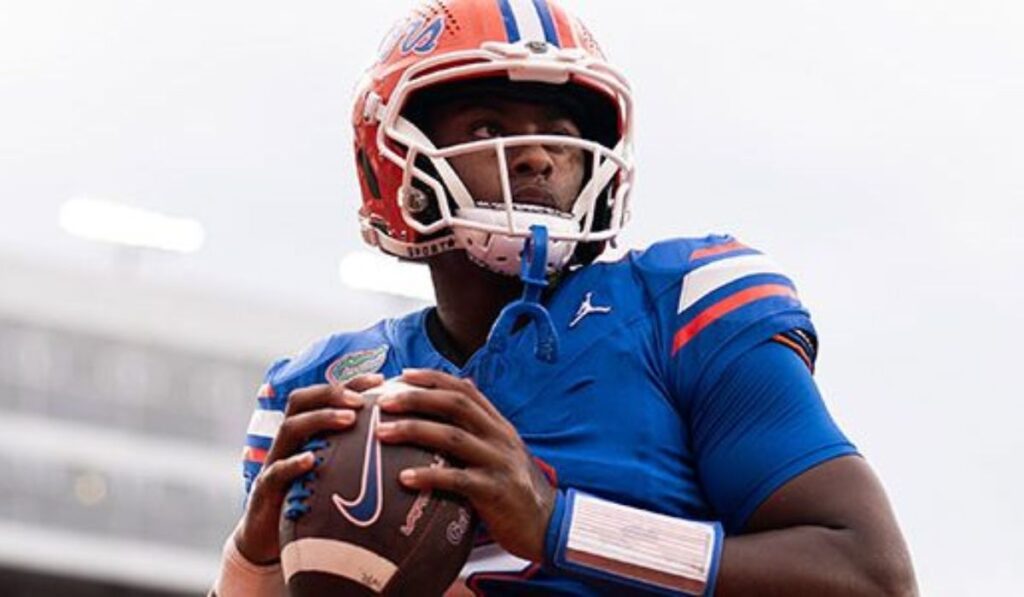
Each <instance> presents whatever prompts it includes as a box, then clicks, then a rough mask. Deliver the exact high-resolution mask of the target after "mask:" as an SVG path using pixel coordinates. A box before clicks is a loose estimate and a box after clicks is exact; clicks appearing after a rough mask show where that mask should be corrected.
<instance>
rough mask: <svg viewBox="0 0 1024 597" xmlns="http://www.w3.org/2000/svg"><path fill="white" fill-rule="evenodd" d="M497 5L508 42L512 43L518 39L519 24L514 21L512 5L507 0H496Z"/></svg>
mask: <svg viewBox="0 0 1024 597" xmlns="http://www.w3.org/2000/svg"><path fill="white" fill-rule="evenodd" d="M498 7H499V8H501V18H502V20H503V21H505V33H506V34H507V35H508V43H510V44H514V43H516V42H517V41H519V25H518V24H517V23H516V15H514V14H513V13H512V5H511V4H509V3H508V0H498Z"/></svg>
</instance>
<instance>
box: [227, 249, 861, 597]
mask: <svg viewBox="0 0 1024 597" xmlns="http://www.w3.org/2000/svg"><path fill="white" fill-rule="evenodd" d="M545 306H546V308H547V309H548V311H549V313H550V315H551V317H552V320H553V322H554V324H555V327H556V331H557V333H558V338H559V355H558V359H557V360H556V361H555V362H552V363H548V362H543V361H541V360H538V359H537V358H536V357H535V356H534V347H535V344H536V333H535V328H534V326H533V325H532V324H531V325H527V326H525V327H523V328H522V329H520V330H518V331H517V332H516V333H514V334H513V335H512V336H511V337H510V339H509V345H508V347H507V350H506V352H505V355H504V356H505V358H506V362H507V363H508V364H510V366H506V367H505V368H504V369H503V370H502V374H501V375H499V376H496V377H495V376H481V375H478V373H479V372H480V368H481V366H482V362H481V361H482V360H483V356H482V355H483V354H484V353H485V352H486V351H480V352H478V353H477V354H476V355H474V356H473V357H472V358H470V359H469V361H468V362H467V363H466V364H465V365H464V366H462V367H458V366H456V365H454V364H453V363H451V362H449V361H448V360H447V359H446V358H445V357H443V356H442V355H441V353H440V352H439V351H438V350H437V349H436V348H435V347H434V346H433V345H432V344H431V342H430V340H429V338H428V336H427V333H426V317H427V314H428V312H429V309H427V310H422V311H418V312H415V313H411V314H409V315H407V316H405V317H402V318H398V319H388V320H385V321H381V322H379V323H378V324H376V325H374V326H373V327H371V328H369V329H366V330H363V331H360V332H356V333H346V334H338V335H334V336H331V337H328V338H326V339H324V340H322V341H320V342H319V343H317V344H316V345H314V346H313V347H311V348H310V349H309V350H307V351H306V352H305V354H303V355H302V356H300V357H299V358H297V359H295V360H283V361H280V362H278V363H275V364H274V365H273V366H272V367H271V368H270V370H269V372H268V374H267V377H266V380H265V383H264V385H263V386H262V387H261V389H260V395H259V405H258V408H257V410H256V412H255V413H254V415H253V419H252V422H251V423H250V426H249V432H248V436H247V441H246V450H245V458H244V460H245V461H244V474H245V479H246V490H247V491H248V488H249V486H250V485H251V483H252V480H253V479H254V478H255V476H256V475H257V474H258V472H259V470H260V467H261V466H262V462H263V459H264V458H265V456H266V450H267V449H268V448H269V446H270V443H271V442H272V440H273V436H274V434H275V433H276V430H277V426H278V425H280V421H281V420H282V418H283V414H282V411H283V410H284V408H285V405H286V403H287V398H288V394H289V393H290V392H291V391H293V390H295V389H297V388H301V387H304V386H308V385H311V384H318V383H324V382H331V383H340V382H344V381H347V380H348V379H351V378H352V377H354V376H356V375H358V374H360V373H366V372H380V373H382V374H383V375H384V376H385V377H389V378H390V377H394V376H397V375H400V374H401V372H402V370H403V369H404V368H430V369H437V370H441V371H445V372H448V373H451V374H453V375H456V376H460V377H469V378H473V379H474V380H476V381H477V383H478V385H479V386H480V390H481V391H482V392H483V393H484V394H485V395H486V396H487V397H488V398H489V399H490V400H491V402H492V403H494V405H495V406H496V407H497V408H498V409H499V410H500V411H501V413H502V414H503V415H504V416H505V417H506V418H507V419H508V420H509V421H510V422H511V423H512V424H513V425H514V426H515V428H516V429H517V430H518V432H519V434H520V436H521V437H522V439H523V440H524V441H525V443H526V444H527V446H528V447H529V449H530V450H531V452H532V454H533V455H534V456H536V457H537V458H539V459H540V460H542V461H543V462H544V463H546V464H547V465H549V466H550V468H551V469H552V470H553V476H554V477H555V478H556V479H557V484H558V486H559V487H560V488H574V489H577V490H580V491H585V492H586V493H588V494H592V495H595V496H599V497H601V498H604V499H607V500H611V501H614V502H617V503H620V504H623V505H628V506H633V507H637V508H642V509H645V510H649V511H653V512H659V513H663V514H667V515H671V516H676V517H681V518H687V519H695V520H717V521H720V522H721V523H722V525H723V526H724V528H725V530H726V532H727V533H738V532H741V531H742V530H743V528H744V525H745V524H746V522H747V519H748V518H749V516H750V515H751V513H752V512H753V511H754V510H755V509H756V507H757V506H758V505H759V504H760V503H761V502H762V501H763V500H764V499H765V498H766V497H768V496H769V495H770V494H771V493H772V492H773V491H774V490H776V489H778V488H779V487H780V486H781V485H783V484H784V483H785V482H786V481H788V480H790V479H792V478H793V477H795V476H796V475H799V474H800V473H802V472H804V471H806V470H807V469H809V468H810V467H812V466H815V465H816V464H819V463H821V462H824V461H825V460H828V459H831V458H835V457H837V456H841V455H845V454H850V453H854V452H855V448H854V447H853V446H852V445H851V444H850V442H849V441H848V440H847V439H846V438H845V437H844V436H843V434H842V433H841V432H840V431H839V430H838V429H837V428H836V426H835V425H834V424H833V422H832V420H831V419H830V417H829V416H828V414H827V412H826V411H825V409H824V406H823V405H822V403H821V400H820V398H819V397H818V396H817V394H816V390H815V389H814V385H813V382H812V381H809V380H810V368H811V367H813V362H814V357H815V352H816V347H817V341H816V336H815V331H814V327H813V325H812V324H811V320H810V316H809V314H808V312H807V310H806V309H805V308H804V307H803V306H802V305H801V303H800V301H799V299H798V297H797V293H796V289H795V287H794V285H793V283H792V282H791V281H790V280H789V278H787V277H786V276H785V274H784V273H783V272H781V271H780V270H779V268H778V267H777V266H776V265H775V264H774V263H773V262H772V261H771V260H770V259H769V258H768V257H766V256H765V255H763V254H761V253H760V252H758V251H756V250H754V249H751V248H748V247H746V246H744V245H742V244H740V243H739V242H737V241H735V240H734V239H732V238H730V237H727V236H709V237H706V238H702V239H676V240H669V241H665V242H662V243H659V244H656V245H654V246H652V247H650V248H648V249H646V250H643V251H633V252H631V253H629V254H628V255H626V256H625V257H623V258H622V259H620V260H618V261H615V262H598V263H594V264H591V265H589V266H586V267H582V268H579V269H577V270H575V271H572V272H570V273H568V274H567V275H565V276H564V277H563V278H562V279H561V280H560V281H559V283H558V286H557V287H556V288H555V289H554V290H553V291H552V292H551V293H550V295H549V296H548V297H547V298H546V300H545ZM751 375H753V376H754V377H751ZM766 376H767V377H766ZM490 377H494V379H489V378H490ZM765 379H769V380H773V381H769V382H765V381H764V380H765ZM481 380H484V383H481ZM771 388H775V389H778V388H804V390H789V389H784V390H782V391H771ZM464 576H465V577H466V578H467V585H468V586H469V587H470V588H471V589H472V590H474V591H475V592H476V593H478V594H484V593H486V594H521V593H522V594H526V593H537V592H554V593H562V594H583V595H586V594H597V593H607V592H609V591H612V590H614V588H611V587H608V586H605V585H599V584H594V583H595V582H596V581H592V580H584V579H579V578H574V577H570V576H567V575H564V574H562V573H560V572H559V571H557V570H552V569H549V568H547V567H544V566H541V565H537V564H531V563H530V562H526V561H524V560H519V559H516V558H514V557H512V556H510V555H508V554H506V553H504V552H503V551H502V550H501V549H500V547H498V546H496V545H494V544H487V543H486V542H482V543H481V544H480V545H479V546H478V547H477V549H475V550H474V555H473V558H472V559H471V561H470V563H469V564H468V565H467V567H466V570H465V571H464ZM619 592H620V593H621V592H622V591H619Z"/></svg>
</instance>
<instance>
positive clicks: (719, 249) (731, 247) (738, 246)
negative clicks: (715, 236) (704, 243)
mask: <svg viewBox="0 0 1024 597" xmlns="http://www.w3.org/2000/svg"><path fill="white" fill-rule="evenodd" d="M746 248H747V246H746V245H744V244H743V243H741V242H740V241H738V240H734V241H729V242H727V243H725V244H723V245H715V246H713V247H705V248H703V249H697V250H696V251H694V252H693V253H690V261H697V260H698V259H704V258H705V257H714V256H715V255H721V254H723V253H731V252H733V251H741V250H743V249H746Z"/></svg>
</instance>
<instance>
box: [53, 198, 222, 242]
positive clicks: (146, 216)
mask: <svg viewBox="0 0 1024 597" xmlns="http://www.w3.org/2000/svg"><path fill="white" fill-rule="evenodd" d="M60 227H61V228H63V229H64V230H65V231H66V232H68V233H69V234H72V235H74V236H77V237H80V238H85V239H88V240H96V241H101V242H107V243H114V244H118V245H128V246H131V247H145V248H150V249H160V250H163V251H173V252H176V253H194V252H196V251H198V250H199V248H200V247H202V246H203V240H204V238H205V236H206V232H205V231H204V230H203V225H202V224H200V223H199V222H197V221H195V220H190V219H187V218H175V217H172V216H168V215H164V214H161V213H157V212H155V211H150V210H147V209H141V208H138V207H132V206H130V205H124V204H121V203H115V202H112V201H102V200H99V199H91V198H88V197H75V198H73V199H69V200H68V201H65V202H64V205H62V206H61V207H60Z"/></svg>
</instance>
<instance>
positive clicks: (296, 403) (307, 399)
mask: <svg viewBox="0 0 1024 597" xmlns="http://www.w3.org/2000/svg"><path fill="white" fill-rule="evenodd" d="M383 381H384V378H383V377H382V376H380V375H376V376H371V375H368V376H362V375H361V376H359V377H357V378H355V379H353V380H351V381H350V382H349V383H348V384H344V385H330V384H316V385H312V386H306V387H304V388H300V389H298V390H295V391H293V392H292V393H291V394H289V395H288V406H287V408H286V409H285V415H286V416H288V415H295V414H299V413H304V412H308V411H311V410H316V409H320V408H327V407H335V408H341V407H344V408H355V409H358V408H362V407H363V403H364V402H365V401H364V400H363V397H362V396H360V395H359V393H360V392H362V391H364V390H365V389H368V388H372V387H374V386H376V385H379V384H380V383H383Z"/></svg>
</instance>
